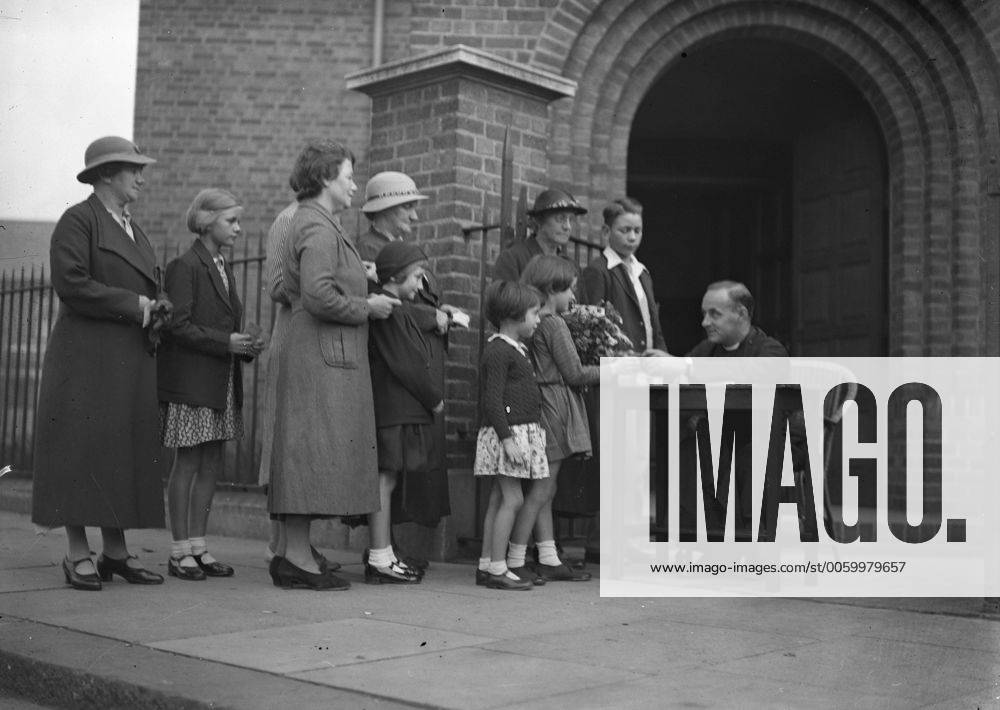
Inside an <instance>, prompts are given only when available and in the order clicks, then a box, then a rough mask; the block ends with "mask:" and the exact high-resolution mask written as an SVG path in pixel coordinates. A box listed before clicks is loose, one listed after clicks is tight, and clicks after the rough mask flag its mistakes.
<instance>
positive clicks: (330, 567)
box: [309, 545, 340, 572]
mask: <svg viewBox="0 0 1000 710" xmlns="http://www.w3.org/2000/svg"><path fill="white" fill-rule="evenodd" d="M309 550H310V552H312V556H313V559H314V560H316V566H317V567H319V571H320V572H336V571H337V570H338V569H340V563H339V562H331V561H330V560H328V559H326V557H324V556H323V553H322V552H320V551H319V550H317V549H316V548H315V547H313V546H312V545H310V546H309Z"/></svg>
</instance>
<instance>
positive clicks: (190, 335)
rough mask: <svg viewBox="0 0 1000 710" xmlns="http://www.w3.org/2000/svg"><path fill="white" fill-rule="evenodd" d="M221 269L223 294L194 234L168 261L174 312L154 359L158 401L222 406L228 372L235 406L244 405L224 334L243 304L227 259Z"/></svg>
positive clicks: (233, 327) (234, 325)
mask: <svg viewBox="0 0 1000 710" xmlns="http://www.w3.org/2000/svg"><path fill="white" fill-rule="evenodd" d="M225 269H226V277H227V278H228V279H229V292H228V293H227V292H226V286H225V284H224V283H223V282H222V276H220V275H219V269H218V267H216V265H215V262H214V261H213V260H212V256H211V254H209V253H208V249H206V248H205V245H204V244H202V242H201V240H197V239H196V240H195V242H194V244H193V245H192V246H191V248H190V249H188V250H187V252H185V253H184V254H183V255H181V256H179V257H178V258H176V259H174V260H173V261H171V262H170V264H168V265H167V281H166V289H167V295H168V296H169V297H170V301H171V303H173V304H174V317H173V320H172V322H171V323H170V330H169V332H168V333H167V334H166V337H165V338H164V339H163V344H162V345H161V346H160V350H159V353H158V358H157V359H158V360H159V362H158V363H157V371H158V374H159V382H158V386H159V397H160V401H161V402H177V403H179V404H189V405H191V406H193V407H211V408H212V409H225V408H226V385H227V382H228V380H229V377H230V376H232V377H233V378H234V382H233V386H234V394H235V396H236V406H237V407H241V406H242V404H243V376H242V372H241V371H240V368H238V367H237V368H232V367H231V364H230V363H231V359H232V355H231V353H230V352H229V336H230V334H232V333H235V332H239V330H240V326H241V324H242V322H243V304H242V303H240V298H239V296H238V295H237V288H236V279H235V278H234V277H233V270H232V269H231V268H230V266H229V262H228V261H226V262H225ZM231 373H232V374H231Z"/></svg>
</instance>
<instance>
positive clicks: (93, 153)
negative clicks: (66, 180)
mask: <svg viewBox="0 0 1000 710" xmlns="http://www.w3.org/2000/svg"><path fill="white" fill-rule="evenodd" d="M155 162H156V160H154V159H153V158H150V157H149V156H148V155H143V153H142V151H141V150H139V146H137V145H136V144H135V143H133V142H132V141H130V140H128V139H126V138H120V137H118V136H104V138H98V139H97V140H96V141H94V142H93V143H91V144H90V145H88V146H87V150H86V152H85V153H84V154H83V163H84V167H83V170H81V171H80V172H79V173H78V174H77V176H76V179H77V180H79V181H80V182H83V183H89V182H90V178H91V177H92V175H91V171H92V170H93V169H94V168H96V167H99V166H101V165H105V164H107V163H129V164H130V165H149V164H151V163H155Z"/></svg>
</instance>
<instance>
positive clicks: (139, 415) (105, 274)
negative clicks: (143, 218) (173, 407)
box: [32, 136, 169, 590]
mask: <svg viewBox="0 0 1000 710" xmlns="http://www.w3.org/2000/svg"><path fill="white" fill-rule="evenodd" d="M84 162H85V165H84V169H83V170H82V171H81V172H80V174H79V175H77V179H78V180H79V181H80V182H83V183H89V184H91V185H93V187H94V192H93V194H92V195H91V196H90V197H89V198H88V199H87V200H85V201H84V202H81V203H80V204H78V205H74V206H72V207H70V208H69V209H68V210H66V212H65V213H63V216H62V217H61V218H60V219H59V222H58V223H57V224H56V228H55V231H54V232H53V234H52V244H51V248H50V260H51V268H52V285H53V287H54V288H55V291H56V293H57V294H58V295H59V300H60V305H59V315H58V317H57V319H56V323H55V326H54V327H53V329H52V334H51V335H50V336H49V341H48V347H47V349H46V352H45V364H44V366H43V370H42V382H41V391H40V394H39V399H38V414H37V420H36V428H35V464H34V492H33V499H32V520H33V521H34V522H35V523H37V524H38V525H43V526H46V527H59V526H64V527H65V528H66V537H67V539H68V542H69V553H68V555H67V556H66V558H65V559H64V560H63V564H62V567H63V573H64V575H65V577H66V581H67V583H69V584H70V585H72V586H73V587H74V588H76V589H86V590H98V589H101V582H102V581H104V582H108V581H110V580H111V578H112V576H113V575H115V574H117V575H119V576H120V577H122V578H124V579H125V580H126V581H128V582H131V583H132V584H160V583H161V582H163V577H161V576H160V575H158V574H155V573H153V572H149V571H148V570H146V569H144V568H143V567H142V566H141V565H140V564H139V562H138V561H137V560H136V558H135V557H134V556H132V555H130V554H129V551H128V548H127V547H126V544H125V535H124V530H125V529H126V528H150V527H156V528H160V527H163V483H162V479H163V467H162V462H161V461H160V460H159V456H160V441H159V421H158V419H159V414H158V405H157V399H156V361H155V360H154V358H153V357H152V353H153V350H154V348H153V345H152V342H153V341H154V340H155V335H152V337H151V331H152V330H155V328H157V327H158V326H159V325H161V323H162V321H163V320H164V319H165V318H166V313H167V312H168V311H169V303H168V302H166V301H163V300H160V301H158V300H157V294H158V283H157V282H158V278H157V276H158V274H157V271H156V258H155V255H154V252H153V248H152V246H151V245H150V243H149V240H148V239H147V238H146V235H145V234H144V233H143V231H142V230H141V229H140V228H139V226H138V225H136V224H135V223H134V222H132V219H131V216H130V215H129V212H128V205H129V204H130V203H132V202H134V201H135V200H136V199H138V197H139V193H140V192H141V191H142V189H143V187H144V186H145V180H144V179H143V175H142V171H143V168H144V167H145V166H146V165H149V164H151V163H155V162H156V161H155V160H153V158H150V157H149V156H147V155H145V154H143V152H142V151H141V150H139V148H138V147H137V146H136V145H135V144H133V143H132V142H131V141H128V140H126V139H124V138H119V137H117V136H108V137H105V138H100V139H98V140H96V141H94V142H93V143H91V144H90V146H89V147H88V148H87V151H86V154H85V158H84ZM88 525H89V526H96V527H100V528H101V535H102V537H103V543H104V547H103V552H102V554H101V556H100V557H99V558H98V559H97V562H96V564H95V563H94V561H93V560H91V557H90V545H89V543H88V541H87V534H86V529H85V528H86V526H88Z"/></svg>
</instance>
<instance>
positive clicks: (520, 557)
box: [507, 542, 528, 569]
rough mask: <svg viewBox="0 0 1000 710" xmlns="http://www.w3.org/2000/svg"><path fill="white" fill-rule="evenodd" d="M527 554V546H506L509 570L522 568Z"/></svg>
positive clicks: (515, 544)
mask: <svg viewBox="0 0 1000 710" xmlns="http://www.w3.org/2000/svg"><path fill="white" fill-rule="evenodd" d="M527 552H528V546H527V545H518V544H517V543H516V542H512V543H510V544H508V545H507V566H508V567H510V568H511V569H516V568H518V567H524V556H525V554H527Z"/></svg>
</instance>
